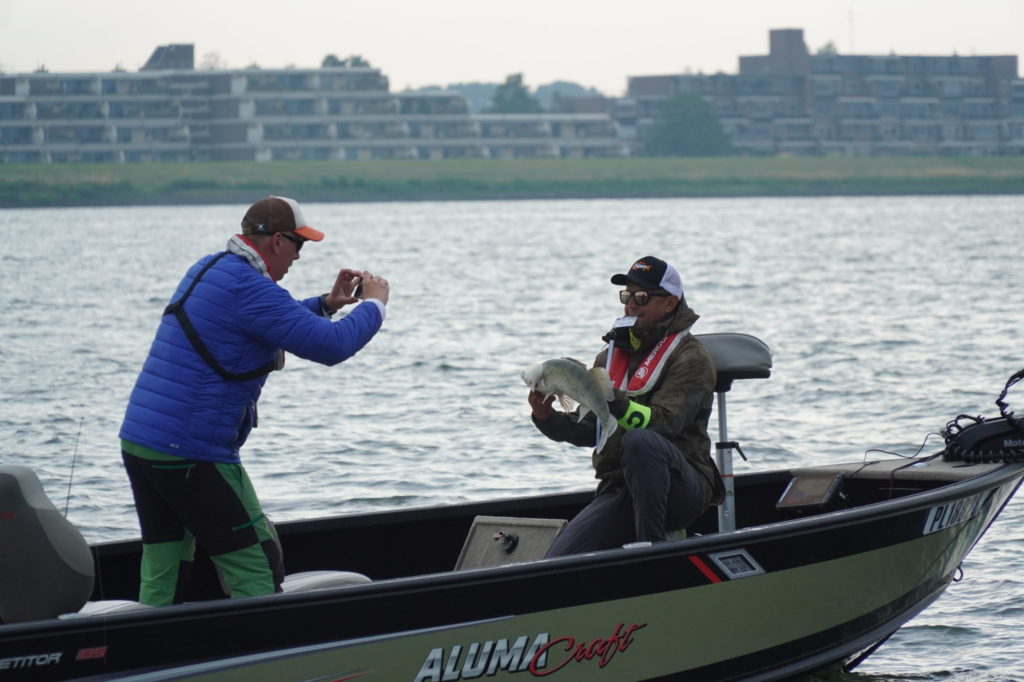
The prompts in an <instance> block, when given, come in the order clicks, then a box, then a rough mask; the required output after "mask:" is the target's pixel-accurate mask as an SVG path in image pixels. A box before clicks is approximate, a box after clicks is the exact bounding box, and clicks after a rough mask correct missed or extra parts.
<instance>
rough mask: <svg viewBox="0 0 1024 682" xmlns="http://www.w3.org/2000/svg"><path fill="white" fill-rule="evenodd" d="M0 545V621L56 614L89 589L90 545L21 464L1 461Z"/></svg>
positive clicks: (86, 596)
mask: <svg viewBox="0 0 1024 682" xmlns="http://www.w3.org/2000/svg"><path fill="white" fill-rule="evenodd" d="M0 547H2V548H3V549H2V551H0V622H3V623H17V622H22V621H29V620H37V619H40V618H55V617H57V616H58V615H60V614H62V613H68V612H70V611H77V610H78V609H79V608H81V607H82V605H83V604H85V602H86V600H88V599H89V595H90V594H92V589H93V583H94V581H95V573H94V571H95V569H94V564H93V557H92V552H91V551H90V549H89V545H88V544H87V543H86V541H85V538H83V537H82V534H81V533H80V532H79V530H78V529H77V528H75V526H74V525H73V524H72V523H71V522H70V521H68V520H67V519H66V518H64V517H63V516H62V515H61V513H60V512H59V511H57V508H56V507H54V506H53V503H52V502H50V499H49V498H48V497H47V496H46V492H45V491H44V490H43V486H42V484H41V483H40V482H39V478H38V477H37V476H36V474H35V472H34V471H32V470H31V469H29V468H28V467H25V466H19V465H15V464H8V465H3V466H0Z"/></svg>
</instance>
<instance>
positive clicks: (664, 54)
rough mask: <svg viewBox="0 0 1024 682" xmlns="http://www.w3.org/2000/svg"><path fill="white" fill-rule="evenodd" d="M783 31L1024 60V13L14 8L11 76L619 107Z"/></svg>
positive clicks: (995, 6) (848, 47)
mask: <svg viewBox="0 0 1024 682" xmlns="http://www.w3.org/2000/svg"><path fill="white" fill-rule="evenodd" d="M775 28H802V29H803V30H804V40H805V42H806V43H807V46H808V48H809V49H810V50H811V51H812V52H814V51H817V50H818V49H819V48H821V47H822V46H824V45H825V44H827V43H829V42H831V43H833V44H834V45H835V47H836V48H837V50H838V51H839V53H840V54H876V55H877V54H891V53H895V54H899V55H940V56H941V55H952V54H959V55H961V56H968V55H991V54H1000V55H1005V54H1009V55H1016V56H1017V57H1018V58H1019V59H1021V60H1022V61H1024V0H701V1H691V0H628V1H623V0H616V1H614V2H613V1H611V0H517V2H500V1H497V0H401V1H400V0H277V1H274V2H270V1H268V0H161V1H159V2H152V1H148V0H0V70H2V71H4V72H6V73H22V72H29V71H35V70H37V69H39V68H45V69H46V70H47V71H49V72H51V73H65V72H71V73H73V72H93V71H111V70H113V69H115V68H117V67H121V68H124V69H127V70H129V71H135V70H137V69H139V68H140V67H141V66H142V65H143V64H144V63H145V62H146V60H147V59H148V58H149V55H150V54H151V53H152V51H153V49H154V48H156V47H157V46H159V45H166V44H171V43H192V44H193V45H194V46H195V58H196V65H197V67H202V66H203V65H207V64H216V65H218V66H219V67H222V68H246V67H248V66H251V65H253V64H257V65H259V66H261V67H264V68H284V67H289V66H294V67H299V68H315V67H317V66H319V65H320V62H321V61H322V60H323V58H324V56H326V55H328V54H334V55H336V56H338V57H341V58H344V57H347V56H350V55H360V56H362V57H363V58H364V59H366V60H367V61H369V62H370V64H371V65H373V66H375V67H378V68H380V69H381V71H382V72H383V73H384V74H385V75H386V76H388V78H389V81H390V84H391V89H392V91H401V90H404V89H406V88H416V87H421V86H427V85H447V84H451V83H464V82H471V81H481V82H489V83H495V82H502V81H504V80H505V78H506V77H507V76H508V75H510V74H514V73H521V74H523V80H524V82H525V83H526V85H527V86H529V87H531V88H535V87H537V86H539V85H544V84H547V83H551V82H553V81H557V80H563V81H572V82H576V83H579V84H580V85H583V86H585V87H594V88H597V89H598V90H600V91H601V92H603V93H604V94H606V95H611V96H617V95H622V94H624V93H625V90H626V84H627V78H628V77H629V76H641V75H660V74H676V73H705V74H709V73H718V72H724V73H736V72H737V70H738V64H739V61H738V58H739V56H740V55H760V54H766V53H767V52H768V31H769V30H771V29H775Z"/></svg>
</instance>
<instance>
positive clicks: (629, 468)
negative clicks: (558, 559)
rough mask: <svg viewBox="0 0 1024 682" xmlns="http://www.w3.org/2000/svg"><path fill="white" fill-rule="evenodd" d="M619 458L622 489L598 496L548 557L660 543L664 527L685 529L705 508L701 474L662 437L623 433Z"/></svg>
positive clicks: (552, 547)
mask: <svg viewBox="0 0 1024 682" xmlns="http://www.w3.org/2000/svg"><path fill="white" fill-rule="evenodd" d="M621 457H622V473H623V475H624V476H625V479H626V485H625V487H623V488H621V489H620V490H617V491H615V492H609V493H604V494H603V495H598V496H597V497H596V498H595V499H594V501H593V502H591V503H590V504H588V505H587V506H586V507H585V508H584V509H583V511H581V512H580V513H579V514H577V515H576V517H575V518H573V520H572V521H570V522H569V525H567V526H566V527H565V528H564V529H562V532H561V533H559V535H558V537H557V538H555V541H554V543H552V545H551V548H550V549H549V550H548V552H547V556H549V557H553V556H564V555H566V554H578V553H580V552H592V551H595V550H599V549H611V548H614V547H621V546H622V545H624V544H627V543H630V542H644V541H649V542H660V541H662V540H665V531H666V529H668V530H676V529H679V528H685V527H686V526H688V525H689V524H691V523H693V522H694V521H695V520H696V519H697V517H698V516H700V514H701V512H703V511H704V505H703V504H702V499H703V491H702V489H701V482H700V474H698V473H697V471H696V469H694V468H693V467H692V466H691V465H690V463H689V462H687V461H686V458H685V457H683V454H682V453H681V452H679V449H678V448H676V446H674V445H672V443H670V442H669V441H668V439H666V438H665V437H664V436H662V435H660V434H658V433H655V432H653V431H646V430H636V431H627V432H626V434H625V435H624V436H623V437H622V450H621Z"/></svg>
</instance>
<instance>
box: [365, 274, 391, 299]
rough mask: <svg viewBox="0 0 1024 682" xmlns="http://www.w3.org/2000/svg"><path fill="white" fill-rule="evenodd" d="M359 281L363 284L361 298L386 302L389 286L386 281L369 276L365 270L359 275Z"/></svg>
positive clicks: (389, 290) (389, 291)
mask: <svg viewBox="0 0 1024 682" xmlns="http://www.w3.org/2000/svg"><path fill="white" fill-rule="evenodd" d="M360 279H361V281H362V283H363V298H375V299H377V300H378V301H380V302H381V303H387V302H388V296H389V295H390V293H391V285H390V284H388V281H387V280H386V279H384V278H383V277H378V276H377V275H371V274H370V273H369V272H367V271H365V270H364V271H363V273H362V274H361V275H360Z"/></svg>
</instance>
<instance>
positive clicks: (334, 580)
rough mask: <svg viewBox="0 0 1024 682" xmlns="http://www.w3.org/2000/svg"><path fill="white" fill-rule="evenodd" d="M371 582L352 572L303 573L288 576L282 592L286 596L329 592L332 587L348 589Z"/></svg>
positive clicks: (283, 583) (365, 577) (282, 585)
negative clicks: (300, 593) (294, 593)
mask: <svg viewBox="0 0 1024 682" xmlns="http://www.w3.org/2000/svg"><path fill="white" fill-rule="evenodd" d="M368 582H371V580H370V579H369V578H368V577H367V576H365V575H363V574H362V573H354V572H352V571H303V572H301V573H292V574H291V575H286V576H285V578H284V582H282V583H281V591H282V592H284V593H285V594H289V593H293V592H311V591H313V590H327V589H330V588H332V587H347V586H349V585H361V584H363V583H368Z"/></svg>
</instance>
